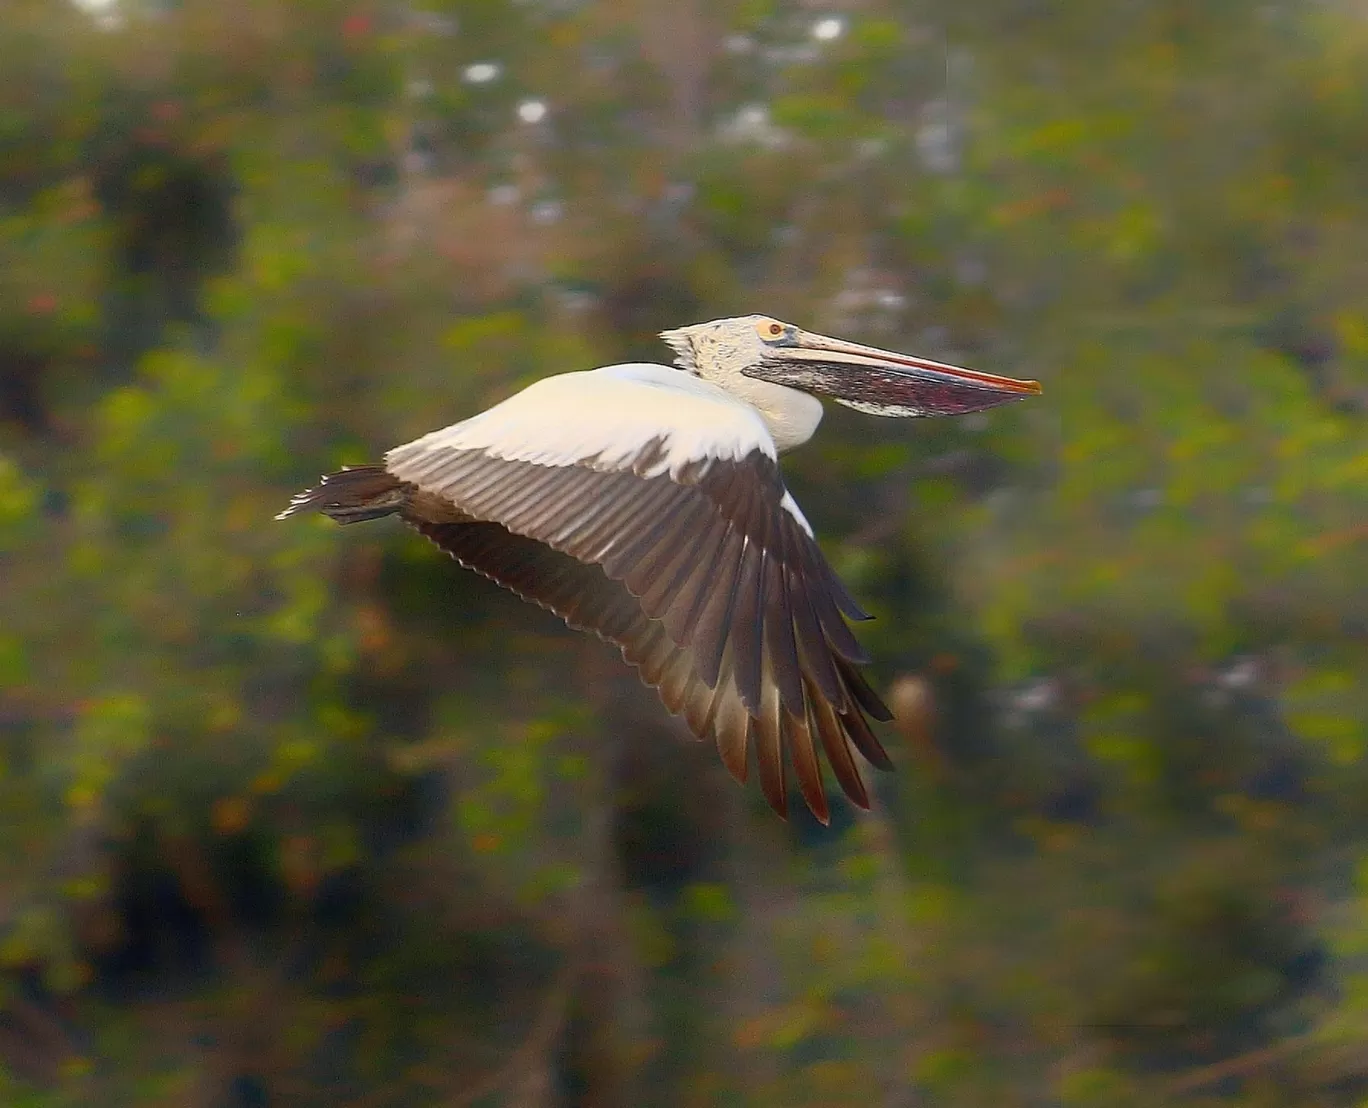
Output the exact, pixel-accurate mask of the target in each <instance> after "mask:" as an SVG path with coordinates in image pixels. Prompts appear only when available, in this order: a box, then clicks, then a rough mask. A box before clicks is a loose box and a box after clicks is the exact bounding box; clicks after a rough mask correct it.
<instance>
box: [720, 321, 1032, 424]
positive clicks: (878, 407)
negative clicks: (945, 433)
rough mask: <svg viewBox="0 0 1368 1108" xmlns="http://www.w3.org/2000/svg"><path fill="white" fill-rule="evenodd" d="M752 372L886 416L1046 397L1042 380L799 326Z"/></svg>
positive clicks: (963, 410) (935, 413)
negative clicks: (1001, 373) (902, 351)
mask: <svg viewBox="0 0 1368 1108" xmlns="http://www.w3.org/2000/svg"><path fill="white" fill-rule="evenodd" d="M744 372H745V375H746V376H747V377H754V378H755V379H756V380H757V381H768V382H770V383H771V384H774V385H788V386H789V387H791V388H795V389H802V390H803V391H805V392H812V393H819V394H821V395H824V396H829V397H831V398H832V399H833V400H835V401H837V402H838V403H841V404H844V405H846V406H847V407H850V408H856V409H858V410H859V411H862V412H869V413H871V414H873V415H883V416H943V415H964V414H966V413H968V412H981V411H983V410H984V409H986V408H996V407H997V406H998V405H999V404H1009V403H1011V402H1012V401H1013V400H1022V399H1024V398H1025V397H1028V396H1038V395H1039V394H1040V391H1041V389H1040V382H1039V381H1018V380H1015V379H1014V378H1011V377H997V376H994V375H993V374H991V373H980V372H978V370H975V369H964V368H962V367H960V366H953V365H946V364H945V363H943V362H933V361H931V360H930V359H928V358H917V357H914V356H912V355H910V354H895V353H893V352H892V351H889V350H880V349H878V348H877V347H873V346H861V345H860V344H859V343H855V342H846V341H844V340H843V339H833V338H828V337H827V336H826V335H814V334H812V333H811V332H808V331H797V332H795V333H794V335H793V338H792V340H791V341H790V342H789V343H787V344H785V345H783V346H774V347H771V348H770V350H769V352H768V353H767V354H766V356H765V358H764V359H763V360H762V361H761V362H760V363H759V364H758V365H754V366H749V367H748V368H747V369H746V370H744Z"/></svg>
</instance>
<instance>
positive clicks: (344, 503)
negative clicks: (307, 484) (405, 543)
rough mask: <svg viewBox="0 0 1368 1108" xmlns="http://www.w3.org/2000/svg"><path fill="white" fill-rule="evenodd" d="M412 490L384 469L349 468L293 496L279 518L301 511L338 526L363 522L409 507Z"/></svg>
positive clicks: (369, 466)
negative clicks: (327, 518) (336, 523)
mask: <svg viewBox="0 0 1368 1108" xmlns="http://www.w3.org/2000/svg"><path fill="white" fill-rule="evenodd" d="M412 491H413V488H412V486H411V485H409V484H407V483H405V482H403V481H400V480H399V479H398V478H397V477H395V476H394V475H393V474H392V473H390V472H389V471H388V470H386V469H385V467H384V466H379V465H367V466H347V467H346V468H344V469H341V470H339V471H338V472H336V473H329V474H327V475H325V476H324V478H323V480H322V482H321V483H319V484H318V485H316V486H314V487H313V488H311V489H308V490H307V491H305V492H301V493H299V494H298V495H297V496H294V497H292V498H291V499H290V506H289V507H288V508H286V509H285V510H284V511H283V512H281V513H280V514H279V515H277V516H276V519H286V518H287V517H289V516H292V515H295V514H297V513H299V512H322V513H323V514H324V515H326V516H331V517H332V518H333V519H335V520H337V522H338V523H361V522H362V521H364V520H367V519H379V518H380V517H381V516H387V515H393V514H394V513H395V512H397V511H399V510H400V509H402V508H403V507H405V506H406V505H407V504H408V502H409V495H410V494H411V493H412Z"/></svg>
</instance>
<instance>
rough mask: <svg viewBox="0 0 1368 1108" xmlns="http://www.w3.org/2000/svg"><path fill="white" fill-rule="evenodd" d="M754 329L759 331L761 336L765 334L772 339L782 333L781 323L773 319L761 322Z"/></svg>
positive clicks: (782, 326)
mask: <svg viewBox="0 0 1368 1108" xmlns="http://www.w3.org/2000/svg"><path fill="white" fill-rule="evenodd" d="M756 330H758V331H759V332H760V335H761V337H762V338H763V337H766V336H767V337H769V338H772V339H777V338H778V337H779V336H780V335H782V334H783V333H784V325H783V324H782V323H776V322H774V320H770V321H769V322H768V323H761V324H760V325H759V326H758V327H757V328H756Z"/></svg>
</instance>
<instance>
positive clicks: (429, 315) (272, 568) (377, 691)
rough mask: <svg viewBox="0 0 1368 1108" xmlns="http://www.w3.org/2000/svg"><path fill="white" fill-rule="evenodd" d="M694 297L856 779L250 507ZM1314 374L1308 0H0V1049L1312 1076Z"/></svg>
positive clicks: (241, 1080) (1360, 430) (163, 1070)
mask: <svg viewBox="0 0 1368 1108" xmlns="http://www.w3.org/2000/svg"><path fill="white" fill-rule="evenodd" d="M756 310H758V311H764V312H767V313H770V314H774V315H777V316H779V317H781V318H786V319H790V320H793V321H796V322H799V323H801V324H803V325H805V326H808V327H811V328H814V329H821V330H825V331H828V332H832V333H836V334H841V335H845V336H847V337H851V338H855V339H861V340H864V341H868V342H874V343H878V344H881V345H888V346H895V347H901V348H904V349H909V350H913V351H916V352H919V353H923V354H926V355H930V356H934V357H938V358H942V359H948V360H958V361H962V362H964V363H966V364H970V365H974V366H978V367H981V368H984V369H987V370H991V371H994V372H999V373H1006V374H1011V375H1014V376H1023V377H1038V378H1040V379H1041V380H1042V381H1044V382H1045V385H1046V393H1045V395H1044V397H1042V398H1041V399H1040V400H1037V401H1032V402H1030V403H1028V404H1021V405H1015V406H1012V407H1010V408H1006V409H1002V410H999V411H995V412H992V413H989V414H985V415H981V416H972V417H968V418H963V419H958V420H945V421H933V420H927V421H918V422H915V423H910V422H894V421H879V420H873V419H870V418H867V417H863V416H859V415H857V414H855V413H852V412H848V411H844V410H833V411H831V412H830V413H829V414H828V418H827V422H826V424H825V426H824V427H823V429H822V432H821V434H820V435H819V437H818V438H817V440H816V441H815V442H814V443H812V444H810V445H809V446H808V447H807V448H805V449H804V450H802V451H799V452H798V453H797V454H795V455H794V456H792V457H791V459H789V464H788V472H789V474H790V476H791V485H792V487H793V488H794V491H795V493H796V495H797V496H798V498H799V500H800V501H801V502H802V503H803V504H804V505H805V507H806V509H807V511H808V514H809V515H810V516H811V517H812V518H813V519H814V521H815V523H816V525H817V528H818V531H819V535H820V537H821V539H822V540H823V542H824V545H825V547H826V549H827V550H828V551H829V553H830V555H831V558H832V560H833V562H834V564H835V565H836V566H837V568H838V569H839V571H840V572H841V573H842V575H843V576H844V577H845V579H846V580H847V581H848V582H850V583H851V585H852V587H853V588H854V590H855V591H856V593H857V594H858V596H859V597H860V599H861V602H862V603H863V604H865V605H866V606H867V607H869V608H871V609H872V610H873V611H874V612H875V613H876V614H877V621H876V622H875V623H873V624H869V625H866V626H865V627H864V628H863V629H862V634H863V637H864V639H865V641H866V643H867V645H868V646H869V648H870V649H871V652H872V653H873V655H874V656H875V658H876V660H877V661H876V665H875V668H874V675H875V678H876V681H877V683H878V684H879V685H880V687H882V688H883V689H885V690H887V691H888V696H889V698H890V700H891V701H892V702H893V703H894V706H895V707H896V708H897V710H898V712H899V715H900V719H899V722H898V724H897V725H896V727H890V728H889V729H888V730H887V732H886V741H887V744H888V745H889V747H890V749H891V751H892V753H893V757H894V758H895V760H896V761H897V763H898V768H897V772H896V773H895V774H892V775H880V776H879V779H878V786H879V790H878V803H877V806H876V810H875V811H874V812H872V813H871V814H869V815H862V814H858V813H855V812H853V811H852V810H850V809H849V808H848V807H841V808H839V810H838V811H837V813H836V817H835V819H834V820H833V824H832V827H831V828H830V829H822V828H820V827H818V826H817V825H815V824H814V823H812V822H811V820H809V819H806V818H805V817H803V816H802V814H801V813H800V814H796V815H795V817H794V818H793V819H792V821H791V822H790V823H787V824H785V823H783V822H780V821H779V820H777V819H776V818H774V817H773V816H772V815H771V814H770V813H768V811H767V810H765V808H764V807H763V804H762V802H761V800H760V799H759V797H758V795H757V794H758V790H757V789H756V788H755V787H754V785H753V784H752V786H751V787H750V788H747V789H744V790H743V789H741V788H738V787H736V786H735V785H734V784H733V783H732V782H731V781H730V779H729V778H727V776H726V774H725V772H724V771H723V770H722V768H721V767H720V765H719V764H718V759H717V757H716V753H715V752H714V751H712V750H708V749H704V748H701V747H698V746H696V745H693V744H692V743H690V742H688V741H687V740H686V739H685V737H684V736H683V734H682V732H681V729H680V728H679V727H678V726H675V725H674V724H673V723H672V721H670V720H669V719H668V717H667V716H666V715H665V713H664V712H663V711H662V710H661V708H660V706H659V704H658V702H657V701H656V700H655V698H654V697H653V696H652V695H650V694H649V693H646V692H644V691H642V690H640V689H638V688H637V686H636V684H635V681H634V678H633V677H632V676H631V675H630V673H629V672H627V671H626V670H625V669H624V668H623V667H622V666H621V665H620V663H619V661H618V660H617V658H616V657H615V656H614V655H613V654H612V652H610V651H609V650H607V649H606V648H604V647H603V646H602V645H600V644H598V643H597V642H594V641H590V640H585V639H583V638H581V637H577V636H574V635H572V634H570V633H569V632H567V631H566V630H565V629H564V628H563V627H561V626H560V625H559V624H558V623H556V622H555V621H554V620H553V619H551V618H550V617H549V616H546V615H545V613H542V612H540V611H538V610H536V609H533V608H529V607H524V606H522V605H521V604H519V603H518V602H517V601H515V600H513V599H511V598H509V597H507V596H505V595H504V594H501V593H499V592H498V591H497V590H496V589H494V588H493V587H492V586H489V585H488V584H487V583H485V582H482V581H481V580H479V579H477V578H475V577H474V576H473V575H470V574H464V573H460V572H458V571H457V570H456V568H455V567H454V566H453V565H452V564H450V563H449V562H448V561H446V560H445V559H444V558H443V556H441V555H440V554H439V553H437V552H435V551H434V550H433V549H431V548H428V547H427V546H425V545H424V544H423V543H422V541H421V540H419V539H417V538H415V537H414V536H412V535H410V534H408V533H406V532H405V531H404V530H403V529H402V528H401V527H398V526H395V525H391V524H388V523H386V524H375V525H370V526H366V527H357V528H353V529H348V530H346V531H342V530H340V529H338V528H336V527H333V526H332V525H330V524H329V523H328V522H327V521H326V520H306V519H300V520H293V521H291V522H290V523H289V524H283V523H276V522H274V521H273V520H272V518H271V517H272V515H273V514H274V513H275V512H276V511H278V510H279V509H280V508H281V507H282V506H283V504H284V503H285V501H286V499H287V498H288V496H289V495H290V494H291V493H293V492H295V491H296V490H298V489H299V488H301V487H302V486H304V485H305V484H308V483H310V482H312V481H313V480H314V479H315V478H316V476H317V475H318V474H319V473H321V472H323V471H325V470H328V469H332V468H335V467H337V466H338V465H340V464H342V463H348V462H359V461H362V460H366V459H374V458H375V457H376V456H377V455H378V454H379V453H380V452H381V451H382V450H383V449H385V448H386V447H388V446H390V445H393V444H395V443H397V442H401V441H404V440H406V439H407V438H410V437H412V436H415V435H417V434H419V433H422V432H425V431H427V430H429V429H431V428H433V427H436V426H440V425H442V424H444V423H446V422H450V421H453V420H455V419H457V418H461V417H464V416H466V415H469V414H472V413H473V412H474V411H476V410H478V409H479V408H480V407H482V406H484V405H487V404H489V403H491V402H493V401H495V400H497V399H500V398H502V397H503V396H505V395H507V394H508V393H509V392H510V391H512V390H513V389H514V388H516V387H518V386H520V385H522V384H525V383H527V382H529V381H530V380H533V379H535V378H536V377H538V376H541V375H544V374H548V373H552V372H558V371H564V370H570V369H580V368H588V367H591V366H594V365H598V364H604V363H607V362H610V361H614V360H620V359H624V358H635V357H648V358H653V359H659V358H661V357H662V355H663V353H664V351H663V348H662V347H660V346H659V345H658V343H657V341H656V339H655V338H654V334H655V332H656V331H658V330H660V329H661V328H664V327H668V326H675V325H679V324H683V323H687V322H693V321H698V320H703V319H708V318H713V317H716V316H719V315H734V314H740V313H742V312H746V311H756ZM1365 431H1368V7H1366V6H1365V5H1364V4H1363V3H1362V2H1360V0H1342V2H1328V0H1326V2H1311V0H1306V2H1297V0H1272V2H1265V3H1254V2H1252V0H1204V2H1201V3H1196V2H1193V0H1150V2H1142V0H1052V2H1044V0H830V2H816V0H453V2H449V3H444V2H440V0H428V2H427V3H426V5H425V6H421V7H420V6H416V5H408V4H405V3H398V2H396V3H391V2H388V0H358V2H357V3H355V4H347V3H325V2H321V0H305V2H300V0H290V2H286V0H234V2H232V3H223V2H218V0H181V2H177V0H115V2H112V3H94V2H91V3H87V4H85V5H83V6H75V5H72V4H70V3H67V2H65V0H6V3H5V5H4V10H3V29H0V1103H3V1104H6V1105H22V1106H27V1108H57V1106H61V1105H73V1106H74V1105H93V1106H105V1105H108V1106H120V1105H140V1106H143V1105H146V1106H167V1108H170V1106H181V1105H185V1106H192V1108H199V1106H205V1108H265V1106H275V1105H306V1106H308V1105H318V1106H324V1105H327V1106H333V1105H340V1106H356V1108H360V1106H362V1105H364V1106H367V1108H383V1106H407V1105H414V1106H419V1108H421V1106H426V1105H442V1106H456V1105H470V1106H474V1108H487V1106H495V1105H510V1106H511V1105H520V1106H529V1108H530V1106H548V1108H551V1106H571V1105H594V1106H599V1105H601V1106H626V1108H636V1106H648V1105H649V1106H654V1105H661V1106H680V1108H684V1106H706V1105H727V1106H735V1108H742V1106H745V1108H750V1106H754V1108H763V1106H780V1105H782V1106H785V1108H793V1106H803V1105H845V1104H852V1105H855V1104H858V1105H880V1106H885V1105H886V1106H889V1108H941V1106H944V1108H988V1106H992V1108H1013V1106H1021V1108H1026V1106H1031V1108H1151V1106H1167V1105H1178V1106H1181V1105H1193V1106H1198V1105H1201V1106H1207V1108H1218V1106H1221V1108H1225V1106H1229V1108H1235V1106H1242V1108H1284V1106H1286V1108H1361V1106H1362V1105H1364V1104H1365V1103H1368V792H1365V787H1366V786H1368V772H1366V771H1368V763H1366V762H1365V753H1366V743H1368V724H1366V721H1368V691H1366V690H1365V683H1364V675H1365V663H1366V662H1368V588H1365V565H1366V564H1368V563H1366V559H1368V522H1366V521H1368V436H1366V435H1365Z"/></svg>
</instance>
